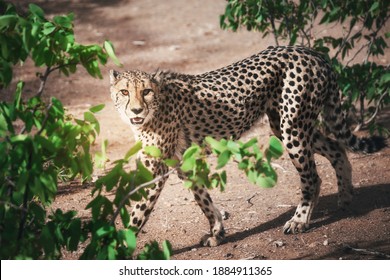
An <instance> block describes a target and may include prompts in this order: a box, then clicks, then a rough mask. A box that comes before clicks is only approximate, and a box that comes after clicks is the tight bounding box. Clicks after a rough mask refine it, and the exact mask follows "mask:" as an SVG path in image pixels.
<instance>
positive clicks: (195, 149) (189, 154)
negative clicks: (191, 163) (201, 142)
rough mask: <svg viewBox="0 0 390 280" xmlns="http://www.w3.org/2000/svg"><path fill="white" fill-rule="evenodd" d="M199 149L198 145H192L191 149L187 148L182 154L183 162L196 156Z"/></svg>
mask: <svg viewBox="0 0 390 280" xmlns="http://www.w3.org/2000/svg"><path fill="white" fill-rule="evenodd" d="M199 152H200V147H199V146H198V145H195V144H193V145H192V146H191V147H189V148H188V149H187V150H186V151H185V152H184V154H183V161H185V160H186V159H189V158H192V157H193V156H195V155H196V154H199Z"/></svg>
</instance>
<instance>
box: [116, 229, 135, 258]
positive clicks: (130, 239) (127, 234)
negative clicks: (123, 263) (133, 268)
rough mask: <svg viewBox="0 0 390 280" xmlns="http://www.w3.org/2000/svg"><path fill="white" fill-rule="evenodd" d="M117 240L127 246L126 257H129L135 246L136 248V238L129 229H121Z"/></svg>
mask: <svg viewBox="0 0 390 280" xmlns="http://www.w3.org/2000/svg"><path fill="white" fill-rule="evenodd" d="M118 236H119V239H120V240H122V241H124V242H125V243H126V245H127V256H128V257H130V256H131V255H132V254H133V252H134V250H135V248H136V246H137V237H136V236H135V234H134V232H133V231H132V230H131V229H121V230H119V232H118Z"/></svg>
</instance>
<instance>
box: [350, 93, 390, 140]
mask: <svg viewBox="0 0 390 280" xmlns="http://www.w3.org/2000/svg"><path fill="white" fill-rule="evenodd" d="M388 94H389V91H388V90H387V88H386V89H385V90H384V92H383V93H382V95H381V97H380V98H379V100H378V103H377V105H376V107H375V112H374V113H373V114H372V116H371V117H370V118H369V119H368V120H366V121H365V122H361V123H359V124H358V125H357V126H356V128H355V129H354V132H356V131H359V130H360V129H361V128H362V126H366V125H369V124H370V123H372V122H373V121H374V120H375V117H376V116H377V115H378V113H379V107H380V106H381V104H382V101H383V99H384V98H385V97H386V96H387V95H388Z"/></svg>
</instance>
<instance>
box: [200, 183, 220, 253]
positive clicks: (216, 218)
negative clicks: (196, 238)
mask: <svg viewBox="0 0 390 280" xmlns="http://www.w3.org/2000/svg"><path fill="white" fill-rule="evenodd" d="M192 191H193V193H194V197H195V200H196V202H197V203H198V205H199V206H200V208H201V209H202V211H203V213H204V214H205V215H206V217H207V219H208V220H209V223H210V234H206V235H205V236H203V238H202V239H201V244H202V245H203V246H210V247H215V246H218V245H219V244H221V242H222V240H223V238H224V237H225V230H224V228H223V224H222V215H221V212H219V210H218V209H217V208H216V207H215V206H214V203H213V201H212V199H211V197H210V195H209V193H208V192H207V190H206V189H205V188H203V187H202V188H198V187H194V188H193V189H192Z"/></svg>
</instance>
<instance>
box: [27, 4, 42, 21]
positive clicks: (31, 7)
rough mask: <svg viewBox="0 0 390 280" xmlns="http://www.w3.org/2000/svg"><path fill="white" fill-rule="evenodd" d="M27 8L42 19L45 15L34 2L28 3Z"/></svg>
mask: <svg viewBox="0 0 390 280" xmlns="http://www.w3.org/2000/svg"><path fill="white" fill-rule="evenodd" d="M28 8H29V10H30V12H31V13H32V14H33V15H35V16H38V17H40V18H42V19H43V18H44V17H45V13H44V12H43V10H42V9H41V8H40V7H39V6H37V5H35V4H30V5H28Z"/></svg>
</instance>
